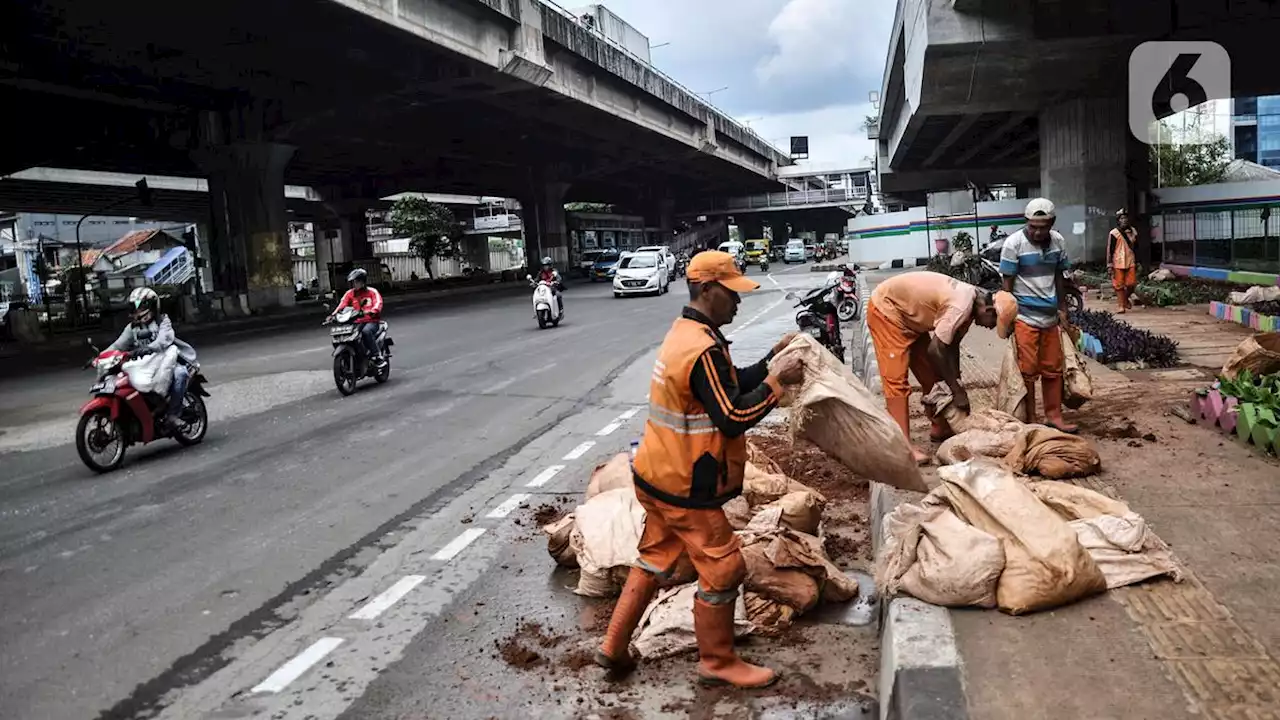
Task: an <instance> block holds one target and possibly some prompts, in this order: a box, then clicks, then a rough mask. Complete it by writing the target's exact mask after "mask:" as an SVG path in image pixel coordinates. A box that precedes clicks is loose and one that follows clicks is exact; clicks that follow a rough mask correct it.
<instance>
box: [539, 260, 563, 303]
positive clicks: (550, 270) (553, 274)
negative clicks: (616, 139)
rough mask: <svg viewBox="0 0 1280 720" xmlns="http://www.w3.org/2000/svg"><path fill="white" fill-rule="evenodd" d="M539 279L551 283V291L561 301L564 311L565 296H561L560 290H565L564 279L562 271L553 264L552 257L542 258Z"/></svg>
mask: <svg viewBox="0 0 1280 720" xmlns="http://www.w3.org/2000/svg"><path fill="white" fill-rule="evenodd" d="M537 279H538V281H539V282H548V283H551V291H552V292H553V293H555V295H556V300H557V301H558V302H559V303H560V310H561V312H563V311H564V298H562V297H560V291H561V290H564V281H563V280H561V279H560V271H559V270H556V266H555V265H554V264H552V262H551V258H549V257H544V258H542V269H541V270H539V271H538V278H537Z"/></svg>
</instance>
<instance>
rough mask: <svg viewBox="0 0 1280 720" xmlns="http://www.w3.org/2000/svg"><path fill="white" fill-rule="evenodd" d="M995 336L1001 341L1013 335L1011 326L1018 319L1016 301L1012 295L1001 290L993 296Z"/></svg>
mask: <svg viewBox="0 0 1280 720" xmlns="http://www.w3.org/2000/svg"><path fill="white" fill-rule="evenodd" d="M994 300H995V305H996V335H997V336H999V338H1000V339H1001V340H1004V339H1006V338H1008V337H1009V336H1010V335H1012V334H1013V324H1014V322H1016V321H1017V319H1018V301H1017V299H1015V298H1014V297H1013V294H1012V293H1009V292H1005V291H1004V290H1001V291H999V292H997V293H996V295H995V298H994Z"/></svg>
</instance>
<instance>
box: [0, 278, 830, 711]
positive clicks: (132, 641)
mask: <svg viewBox="0 0 1280 720" xmlns="http://www.w3.org/2000/svg"><path fill="white" fill-rule="evenodd" d="M805 270H806V269H805V268H791V269H790V271H788V272H787V274H785V275H784V274H782V273H777V272H775V277H776V278H781V279H783V282H781V283H780V282H778V280H777V279H775V280H772V281H767V282H765V289H764V290H763V291H762V292H760V293H757V294H755V295H754V296H750V297H748V299H747V300H746V301H745V302H744V304H743V307H742V310H741V312H740V315H739V319H740V322H739V323H738V324H739V325H743V324H744V323H745V324H750V323H751V322H755V321H759V322H758V324H759V325H760V326H761V327H763V326H764V325H766V324H770V325H771V329H770V330H769V331H768V335H769V336H770V337H768V338H763V337H762V338H760V339H757V340H756V341H754V345H753V346H752V347H751V348H750V349H751V350H753V351H756V352H758V351H760V350H761V349H762V348H767V347H768V345H769V344H771V342H772V340H773V339H774V337H773V336H774V335H775V334H777V332H779V331H781V330H783V329H785V326H786V323H785V322H782V323H781V324H779V321H778V318H779V317H785V311H786V309H787V306H786V305H785V304H783V303H782V299H783V298H782V294H781V291H782V290H783V289H784V287H785V285H787V284H788V283H791V284H797V283H798V284H799V285H804V284H805V283H811V282H814V280H815V279H814V278H813V277H810V276H809V274H808V273H807V272H805ZM788 279H789V280H788ZM684 300H685V296H684V293H683V287H682V286H681V285H680V284H677V285H675V286H674V291H673V292H672V293H671V294H670V295H667V296H664V297H660V298H635V299H625V300H615V299H614V298H612V297H611V296H610V293H609V288H608V287H607V286H605V285H589V284H584V285H575V286H573V287H571V289H570V290H569V292H568V293H567V295H566V305H567V311H568V312H567V317H566V320H565V322H564V324H563V325H562V326H561V327H559V328H555V329H548V330H539V329H538V328H537V325H536V323H535V321H534V319H533V317H532V309H531V306H530V303H529V300H528V298H523V297H516V298H512V297H502V298H488V299H484V298H468V299H467V301H466V302H459V303H450V304H445V305H441V306H438V307H433V308H431V309H425V310H418V311H414V312H406V313H403V314H398V315H393V316H391V317H389V318H388V320H389V321H390V323H391V326H392V327H391V331H392V335H393V336H394V337H395V339H396V342H397V345H396V355H395V358H394V361H393V372H392V379H391V381H390V382H389V383H387V384H386V385H375V384H373V383H372V381H365V383H362V385H361V387H360V390H359V391H358V392H357V393H356V394H355V395H354V396H352V397H349V398H342V397H340V396H339V395H338V394H337V391H336V390H335V389H334V388H333V383H332V379H331V373H330V370H329V365H328V362H329V344H328V339H327V336H326V334H325V332H324V331H323V330H321V329H320V328H319V327H316V328H304V329H297V330H292V331H288V332H276V333H271V334H267V335H257V334H246V335H245V336H243V337H233V338H227V339H225V341H224V342H222V343H220V344H218V345H216V346H210V347H202V348H199V349H200V351H201V360H202V363H203V365H204V369H205V374H206V375H207V376H208V377H209V378H210V380H211V382H212V385H211V387H210V391H211V393H212V394H213V397H212V398H210V400H209V407H210V413H211V427H210V431H209V434H208V437H207V439H206V440H205V442H204V443H203V444H202V445H200V446H198V447H195V448H190V449H181V448H179V447H177V446H176V445H174V444H171V443H168V442H164V443H158V444H157V445H156V446H154V447H145V448H138V447H135V448H131V449H130V456H129V458H128V459H127V460H126V464H125V467H124V468H123V469H121V470H120V471H118V472H116V473H113V474H110V475H106V476H96V475H94V474H93V473H91V472H90V471H89V470H88V469H86V468H85V467H84V466H83V465H82V464H81V463H80V461H79V459H78V458H77V457H76V454H75V450H74V447H73V446H72V445H71V436H72V430H73V427H74V423H75V417H76V410H77V408H78V406H79V404H80V403H81V402H83V401H84V400H85V399H87V397H88V395H87V394H86V391H87V388H88V385H89V384H90V380H91V378H90V376H89V374H88V373H77V372H70V371H57V372H52V373H49V374H47V375H42V376H36V377H27V378H22V379H18V380H10V381H4V382H0V468H2V470H0V716H2V717H5V718H8V717H13V718H56V719H59V720H61V719H64V718H65V719H72V718H92V717H104V718H125V717H135V716H139V715H149V714H150V713H152V712H159V711H160V710H162V709H163V710H164V716H166V717H182V718H187V717H205V716H209V715H211V714H216V715H217V716H218V717H232V716H239V715H246V716H247V715H251V714H253V713H255V712H259V711H263V710H264V709H265V708H271V712H272V713H278V712H283V710H281V709H280V708H282V707H284V708H287V709H288V712H286V713H285V714H282V715H278V716H279V717H285V716H288V717H294V716H297V717H304V715H303V714H297V713H298V712H300V711H301V710H304V709H305V710H307V711H308V712H307V714H310V715H314V716H315V717H336V716H337V715H338V714H339V713H341V712H343V711H344V710H346V709H347V708H348V707H349V706H350V705H351V703H353V702H356V701H357V700H358V699H359V696H360V695H361V694H362V693H363V691H364V689H365V688H367V687H368V686H369V684H370V683H372V682H373V681H374V680H375V679H376V677H377V674H378V673H379V672H381V671H382V670H384V669H386V668H387V667H388V666H389V665H390V664H391V663H392V662H394V661H396V660H398V659H400V657H401V656H402V654H403V653H404V652H405V648H406V647H407V646H408V644H409V643H410V642H411V641H413V640H414V638H415V637H416V635H417V634H418V633H419V632H421V631H422V629H423V627H425V622H426V620H427V619H428V618H430V617H438V616H439V615H440V614H441V613H442V612H443V613H447V612H449V608H451V607H452V605H451V604H452V603H453V602H454V599H455V595H458V594H459V593H462V592H467V591H469V590H468V588H471V584H472V583H473V582H474V581H475V580H476V579H477V578H480V577H481V576H482V575H483V576H484V577H485V578H489V579H492V581H493V582H495V583H501V582H502V577H503V575H504V573H502V572H497V571H495V570H494V569H493V568H494V566H495V563H497V562H498V561H499V560H503V559H506V558H508V557H510V558H517V557H521V556H522V555H521V553H519V552H514V551H513V549H512V548H513V547H514V546H513V545H512V544H511V543H513V542H516V539H517V538H515V535H514V534H513V533H515V531H514V530H513V529H512V527H511V526H503V527H497V526H494V527H492V528H488V526H486V525H485V522H482V521H484V519H485V516H484V515H483V513H485V512H491V511H494V507H495V504H498V503H500V502H501V501H503V499H504V498H507V497H509V496H510V495H511V494H512V493H511V492H510V488H512V487H524V486H525V485H527V484H528V483H529V482H531V478H532V479H536V478H534V477H533V475H532V473H535V472H538V471H543V470H544V469H546V468H548V467H549V465H548V463H549V462H552V461H554V463H555V464H557V465H559V466H560V467H562V468H564V467H569V470H566V471H565V472H563V473H560V477H558V478H555V479H548V480H546V481H544V485H543V486H539V487H538V488H537V489H535V490H532V491H530V492H529V493H526V494H527V495H530V496H531V497H532V496H534V495H535V494H537V493H546V494H547V495H548V496H553V495H556V494H557V493H569V492H573V493H576V492H579V491H580V489H581V486H580V484H581V478H582V473H583V472H584V470H583V468H585V469H586V470H585V471H588V472H589V469H590V467H592V466H593V462H594V461H595V460H597V459H599V458H602V457H605V456H607V455H609V454H611V453H613V452H617V451H618V450H619V449H625V447H626V445H627V441H628V440H629V439H630V438H631V437H634V436H635V435H636V434H637V433H638V432H639V427H640V424H641V423H642V421H643V404H644V397H645V395H644V393H645V392H646V390H647V378H648V374H649V366H648V365H649V363H651V360H650V359H648V357H649V356H650V355H651V354H652V351H653V350H654V349H656V346H657V344H658V343H659V341H660V340H661V338H662V335H663V334H664V332H665V331H666V329H667V327H668V326H669V324H670V322H671V320H672V318H674V317H675V316H676V315H677V314H678V312H679V308H680V307H681V305H682V304H683V302H684ZM179 335H181V329H180V328H179ZM748 359H754V358H748ZM739 362H745V360H743V359H742V358H739ZM628 411H634V412H631V413H630V414H629V415H628ZM610 426H612V429H609V427H610ZM604 430H608V432H607V433H606V432H603V431H604ZM586 443H592V445H586ZM575 453H576V454H575ZM535 499H536V498H535ZM513 507H514V506H513ZM498 509H499V510H500V509H501V507H498ZM507 515H511V516H512V517H514V514H512V511H511V510H510V509H509V510H508V513H507V514H506V515H498V516H495V517H493V518H490V519H489V520H488V521H487V522H489V523H490V524H493V523H494V521H495V520H501V519H502V518H504V517H507ZM486 528H488V530H487V532H488V533H489V534H488V536H487V537H483V538H479V535H476V536H474V537H471V539H470V540H466V541H465V542H463V545H462V548H460V549H458V550H457V552H455V553H453V555H449V552H447V551H450V550H451V548H454V546H455V545H456V544H457V542H461V540H460V539H459V534H460V533H463V537H465V536H466V531H468V530H481V531H486ZM472 534H473V535H475V533H472ZM480 534H481V535H482V534H483V532H482V533H480ZM477 538H479V539H477ZM473 542H474V545H473V546H472V547H467V544H468V543H473ZM523 554H524V555H527V554H528V553H527V552H525V553H523ZM444 556H448V557H444ZM455 557H456V560H455V559H454V558H455ZM441 558H444V560H443V563H441V561H440V560H441ZM433 561H434V562H433ZM424 563H425V566H424ZM538 567H539V569H540V571H545V570H546V564H545V563H544V562H541V559H539V563H538ZM406 568H416V570H415V571H414V572H416V574H414V575H412V577H422V578H423V580H419V581H418V582H421V584H422V588H421V589H420V591H414V593H412V594H409V595H407V596H406V597H405V599H404V600H403V601H401V602H400V603H397V604H396V606H395V607H394V608H393V609H391V610H389V611H387V612H388V614H387V616H386V618H388V619H387V620H386V622H387V623H388V625H387V627H388V628H389V629H386V630H383V631H381V632H378V633H375V634H374V636H370V635H368V634H367V633H366V634H365V635H361V636H359V637H356V636H354V635H353V636H352V637H349V638H347V637H346V636H343V635H342V632H346V631H347V630H351V631H352V632H353V633H355V632H356V631H358V630H360V627H362V626H360V623H359V621H353V620H351V619H349V618H347V617H346V616H347V614H349V613H350V612H351V611H352V609H353V608H355V607H359V606H360V604H361V603H362V602H365V601H367V600H368V599H370V598H372V597H374V596H376V595H377V594H378V593H380V592H382V591H383V590H385V589H386V587H387V586H388V585H392V584H394V583H395V582H396V581H398V580H400V579H402V578H403V577H405V569H406ZM501 568H504V569H507V568H509V564H502V565H501ZM519 570H521V572H523V568H519ZM486 573H488V574H486ZM512 573H515V570H512ZM539 577H540V578H545V572H540V574H539ZM410 582H412V581H410ZM487 582H489V580H486V583H487ZM517 586H518V585H517V584H513V586H512V587H517ZM395 613H400V614H401V615H404V616H405V618H403V622H401V623H400V624H399V625H396V626H394V627H392V626H391V625H390V623H391V620H390V618H391V616H392V615H393V614H395ZM353 623H355V625H356V626H357V627H355V629H354V630H352V624H353ZM377 627H379V628H382V627H383V622H379V623H378V624H377ZM326 628H327V629H326ZM334 628H338V630H335V629H334ZM393 630H394V632H393ZM340 631H341V632H340ZM324 632H327V633H329V634H333V633H338V635H339V636H340V637H339V638H338V639H339V640H342V639H343V638H345V646H344V647H343V648H342V649H339V650H337V651H333V652H332V655H331V659H330V660H329V662H330V663H331V664H332V663H333V662H336V661H337V659H338V658H340V657H344V653H347V654H350V653H355V652H363V651H368V653H369V654H370V658H374V657H376V658H379V659H380V660H379V662H372V661H365V662H363V663H361V664H360V667H358V668H354V667H353V668H351V672H350V673H349V674H347V675H344V676H343V677H342V685H341V687H339V686H338V685H334V686H333V687H331V688H329V689H330V690H331V693H329V694H326V693H325V692H322V691H321V690H323V688H322V689H321V690H316V691H315V692H312V694H311V695H310V696H308V697H306V698H304V699H303V700H301V701H298V702H295V700H296V699H297V698H295V697H294V696H292V695H290V694H289V693H293V692H303V691H304V690H305V689H306V686H305V685H306V684H305V682H304V680H299V681H297V682H295V683H293V684H292V685H291V686H290V687H288V689H287V691H279V692H270V693H265V694H264V693H257V694H255V693H253V692H251V690H252V689H253V688H254V687H255V686H256V684H258V683H261V682H263V680H264V678H266V677H267V675H268V674H271V673H272V671H273V670H274V669H278V667H279V666H280V665H281V664H282V663H284V662H286V661H289V660H290V658H292V657H294V656H296V655H298V654H299V652H300V651H304V650H306V649H307V648H309V647H310V646H311V644H312V643H313V642H314V641H315V640H316V638H317V637H319V635H317V633H324ZM356 635H359V633H356ZM371 637H374V638H375V639H376V641H375V639H370V638H371ZM371 643H372V644H371ZM465 645H466V643H463V646H465ZM455 652H457V651H455ZM398 667H403V666H398ZM273 677H274V676H273ZM306 677H309V676H304V678H306ZM311 679H312V680H315V678H314V677H311ZM335 682H337V681H335ZM238 698H247V699H244V700H243V704H242V705H238V706H237V705H234V703H235V702H237V699H238ZM366 702H375V703H376V702H377V698H376V697H375V698H373V699H371V700H366ZM227 703H233V705H232V706H231V709H228V706H227ZM220 708H222V709H221V710H220ZM236 708H238V709H236ZM312 711H315V712H312ZM355 716H356V717H376V716H381V713H377V712H374V713H371V714H357V715H355ZM423 716H424V717H431V716H436V717H445V716H449V717H455V716H456V717H461V715H454V714H453V713H448V714H442V715H433V714H432V713H427V714H425V715H423Z"/></svg>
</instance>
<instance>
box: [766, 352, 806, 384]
mask: <svg viewBox="0 0 1280 720" xmlns="http://www.w3.org/2000/svg"><path fill="white" fill-rule="evenodd" d="M773 374H774V375H777V376H778V382H780V383H782V384H783V385H799V384H800V383H802V382H804V363H802V362H800V358H799V357H798V356H796V355H795V354H791V355H787V356H785V357H783V358H782V359H781V360H779V361H778V362H777V363H775V364H774V366H773Z"/></svg>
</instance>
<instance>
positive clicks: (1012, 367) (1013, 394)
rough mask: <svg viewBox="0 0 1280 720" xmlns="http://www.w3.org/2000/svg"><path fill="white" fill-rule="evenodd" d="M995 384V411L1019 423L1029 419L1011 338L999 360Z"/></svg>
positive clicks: (1025, 395)
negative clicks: (1007, 415) (1006, 414)
mask: <svg viewBox="0 0 1280 720" xmlns="http://www.w3.org/2000/svg"><path fill="white" fill-rule="evenodd" d="M996 382H997V385H996V409H997V410H1000V411H1003V412H1006V413H1008V414H1010V415H1012V416H1013V417H1014V418H1017V419H1018V421H1020V422H1026V421H1027V418H1028V417H1029V416H1028V414H1027V385H1026V383H1024V382H1023V381H1022V371H1021V370H1019V369H1018V351H1017V344H1016V341H1015V340H1014V339H1013V338H1009V343H1008V345H1006V346H1005V349H1004V356H1003V357H1002V358H1001V360H1000V378H999V380H997V381H996ZM1033 410H1034V408H1033Z"/></svg>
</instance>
